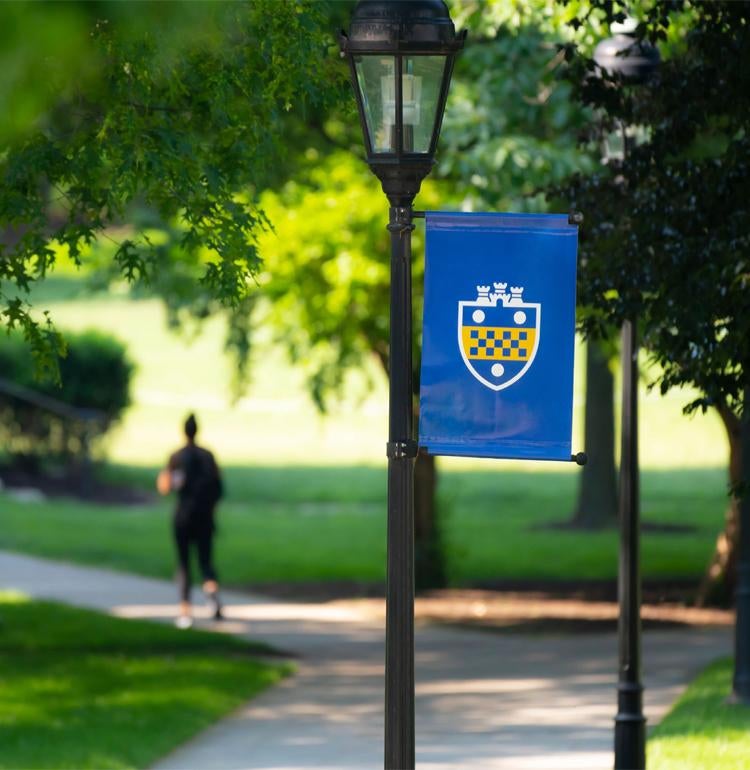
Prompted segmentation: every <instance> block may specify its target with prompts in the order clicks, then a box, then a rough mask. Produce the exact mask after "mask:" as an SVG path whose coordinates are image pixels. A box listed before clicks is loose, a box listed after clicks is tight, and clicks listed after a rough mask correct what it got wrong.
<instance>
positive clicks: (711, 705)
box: [648, 660, 750, 770]
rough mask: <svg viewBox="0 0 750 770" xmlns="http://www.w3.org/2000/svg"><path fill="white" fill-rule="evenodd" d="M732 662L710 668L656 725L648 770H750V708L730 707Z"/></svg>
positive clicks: (652, 735) (723, 662)
mask: <svg viewBox="0 0 750 770" xmlns="http://www.w3.org/2000/svg"><path fill="white" fill-rule="evenodd" d="M731 689H732V661H731V660H722V661H719V662H717V663H714V664H713V665H711V666H709V667H708V668H707V669H706V670H705V671H704V672H703V673H702V674H701V675H700V676H699V677H698V678H697V679H696V680H695V681H694V682H693V683H692V684H691V685H690V686H689V687H688V689H687V690H686V691H685V693H684V694H683V695H682V697H681V698H680V699H679V700H678V701H677V703H676V704H675V706H674V707H673V708H672V711H671V712H670V713H669V714H668V715H667V716H666V717H665V719H664V720H662V722H661V723H660V724H659V725H657V726H656V727H655V728H654V730H653V732H652V734H651V736H650V738H649V742H648V767H649V768H650V770H749V769H750V738H749V737H748V736H750V706H741V705H736V704H729V703H728V702H727V696H728V695H729V693H730V692H731Z"/></svg>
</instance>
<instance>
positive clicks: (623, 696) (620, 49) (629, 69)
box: [594, 20, 659, 770]
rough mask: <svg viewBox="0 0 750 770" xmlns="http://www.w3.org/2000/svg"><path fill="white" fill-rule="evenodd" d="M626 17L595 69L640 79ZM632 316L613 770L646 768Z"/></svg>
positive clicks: (626, 355)
mask: <svg viewBox="0 0 750 770" xmlns="http://www.w3.org/2000/svg"><path fill="white" fill-rule="evenodd" d="M636 27H637V25H636V24H634V23H633V22H632V20H629V21H626V22H625V24H624V25H618V27H615V26H614V25H613V31H615V32H616V33H617V34H615V36H614V37H611V38H608V39H607V40H603V41H602V42H601V43H599V45H597V47H596V50H595V52H594V60H595V61H596V63H597V65H598V66H599V67H600V69H602V70H605V71H608V72H610V73H612V74H614V75H616V76H618V77H619V80H620V81H621V82H623V83H629V84H632V85H638V84H641V83H645V82H646V81H647V80H648V79H649V78H650V77H651V76H652V75H653V73H654V72H655V70H656V69H657V68H658V66H659V52H658V50H657V49H656V48H655V47H654V46H653V45H651V44H649V43H647V42H646V41H643V40H637V39H636V38H635V37H634V36H633V34H632V33H633V32H634V31H635V28H636ZM618 130H619V132H620V133H621V134H622V161H623V163H625V162H627V156H628V149H629V147H628V144H629V139H628V135H627V131H626V130H625V126H618ZM637 334H638V333H637V319H636V317H635V316H631V317H630V318H629V319H628V320H626V321H625V322H624V323H623V325H622V414H621V433H622V435H621V442H622V443H621V450H620V479H619V481H620V494H619V505H618V519H619V525H620V548H619V566H618V580H617V595H618V601H619V608H620V611H619V616H618V676H617V715H616V716H615V739H614V749H615V762H614V766H615V770H644V768H645V767H646V717H645V715H644V713H643V684H642V682H641V563H640V537H641V521H640V515H641V514H640V478H639V467H638V336H637Z"/></svg>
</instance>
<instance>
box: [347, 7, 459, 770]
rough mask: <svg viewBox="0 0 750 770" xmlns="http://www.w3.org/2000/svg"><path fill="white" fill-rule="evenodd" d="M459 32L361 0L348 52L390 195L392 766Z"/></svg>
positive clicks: (397, 755)
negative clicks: (422, 317) (432, 192)
mask: <svg viewBox="0 0 750 770" xmlns="http://www.w3.org/2000/svg"><path fill="white" fill-rule="evenodd" d="M464 38H465V35H456V31H455V28H454V26H453V22H452V21H451V18H450V15H449V13H448V8H447V7H446V5H445V3H444V2H443V0H360V2H359V3H358V4H357V6H356V8H355V9H354V13H353V15H352V20H351V25H350V30H349V34H348V35H346V34H343V33H342V35H341V54H342V56H344V57H345V58H346V59H347V60H348V62H349V67H350V74H351V80H352V86H353V87H354V92H355V94H356V97H357V107H358V109H359V117H360V121H361V123H362V130H363V133H364V139H365V150H366V153H367V163H368V164H369V166H370V169H371V170H372V172H373V173H374V174H375V175H376V176H377V177H378V179H379V180H380V182H381V184H382V186H383V192H385V194H386V196H387V197H388V201H389V203H390V218H389V224H388V230H389V232H390V235H391V296H390V348H389V420H388V444H387V456H388V568H387V583H386V656H385V767H386V768H392V769H393V770H396V769H397V768H398V769H404V770H409V769H410V768H413V767H414V760H415V757H414V460H415V458H416V456H417V444H416V441H415V440H414V431H413V424H412V423H413V420H412V397H413V390H412V308H411V233H412V230H413V229H414V225H413V224H412V218H413V211H412V203H413V201H414V197H415V196H416V194H417V193H418V192H419V188H420V185H421V183H422V180H423V179H424V178H425V177H426V176H427V175H428V174H429V173H430V170H431V169H432V166H433V164H434V158H435V149H436V146H437V141H438V137H439V135H440V126H441V123H442V120H443V111H444V110H445V101H446V98H447V96H448V87H449V85H450V79H451V73H452V71H453V61H454V59H455V56H456V54H457V52H458V51H459V50H460V49H461V48H462V46H463V43H464Z"/></svg>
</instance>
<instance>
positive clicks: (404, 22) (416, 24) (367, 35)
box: [341, 0, 466, 54]
mask: <svg viewBox="0 0 750 770" xmlns="http://www.w3.org/2000/svg"><path fill="white" fill-rule="evenodd" d="M465 38H466V32H465V31H464V32H462V33H460V34H458V35H457V34H456V30H455V27H454V26H453V21H452V20H451V17H450V14H449V12H448V7H447V6H446V4H445V2H444V0H359V2H358V3H357V6H356V8H355V9H354V13H353V14H352V20H351V24H350V27H349V34H348V35H346V34H345V33H343V32H342V34H341V51H342V53H344V54H345V53H348V52H350V53H353V54H356V53H362V54H364V53H392V54H397V53H424V54H441V53H442V54H447V53H453V52H455V51H457V50H459V49H460V48H462V47H463V44H464V40H465Z"/></svg>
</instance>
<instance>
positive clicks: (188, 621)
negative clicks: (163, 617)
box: [174, 615, 193, 628]
mask: <svg viewBox="0 0 750 770" xmlns="http://www.w3.org/2000/svg"><path fill="white" fill-rule="evenodd" d="M174 624H175V625H176V626H177V628H190V627H191V626H192V625H193V619H192V618H191V617H190V615H180V616H179V617H178V618H177V620H175V622H174Z"/></svg>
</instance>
